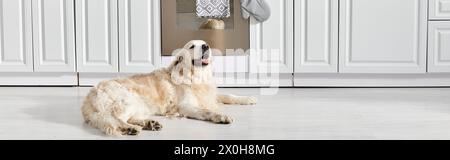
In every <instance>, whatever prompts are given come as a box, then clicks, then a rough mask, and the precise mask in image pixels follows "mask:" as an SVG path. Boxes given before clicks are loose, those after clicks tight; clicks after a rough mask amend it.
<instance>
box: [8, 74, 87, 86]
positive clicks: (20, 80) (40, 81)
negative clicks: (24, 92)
mask: <svg viewBox="0 0 450 160" xmlns="http://www.w3.org/2000/svg"><path fill="white" fill-rule="evenodd" d="M77 85H78V76H77V73H1V74H0V86H77Z"/></svg>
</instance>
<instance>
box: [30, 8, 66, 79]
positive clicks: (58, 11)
mask: <svg viewBox="0 0 450 160" xmlns="http://www.w3.org/2000/svg"><path fill="white" fill-rule="evenodd" d="M73 5H74V0H33V34H34V37H33V41H34V47H33V48H34V70H35V71H36V72H75V31H74V28H75V26H74V21H75V19H74V7H73Z"/></svg>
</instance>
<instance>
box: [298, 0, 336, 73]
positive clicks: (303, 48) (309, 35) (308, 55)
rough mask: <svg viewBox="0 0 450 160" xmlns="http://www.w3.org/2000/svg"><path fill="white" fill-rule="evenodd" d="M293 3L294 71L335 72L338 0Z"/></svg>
mask: <svg viewBox="0 0 450 160" xmlns="http://www.w3.org/2000/svg"><path fill="white" fill-rule="evenodd" d="M294 3H295V9H294V10H295V53H294V54H295V72H296V73H337V72H338V27H339V26H338V18H339V17H338V1H336V0H297V1H295V2H294Z"/></svg>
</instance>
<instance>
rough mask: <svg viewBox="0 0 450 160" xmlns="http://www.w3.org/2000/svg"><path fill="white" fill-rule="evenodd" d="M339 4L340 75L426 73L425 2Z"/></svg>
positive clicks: (343, 1)
mask: <svg viewBox="0 0 450 160" xmlns="http://www.w3.org/2000/svg"><path fill="white" fill-rule="evenodd" d="M340 3H341V4H340V7H341V8H340V12H341V14H340V16H341V17H340V41H339V43H340V53H339V54H340V55H339V56H340V72H342V73H425V72H426V43H427V0H341V1H340Z"/></svg>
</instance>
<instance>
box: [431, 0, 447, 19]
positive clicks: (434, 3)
mask: <svg viewBox="0 0 450 160" xmlns="http://www.w3.org/2000/svg"><path fill="white" fill-rule="evenodd" d="M429 6H430V12H429V13H430V14H429V15H430V19H431V20H450V0H429Z"/></svg>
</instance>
